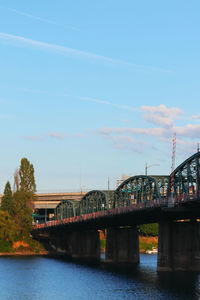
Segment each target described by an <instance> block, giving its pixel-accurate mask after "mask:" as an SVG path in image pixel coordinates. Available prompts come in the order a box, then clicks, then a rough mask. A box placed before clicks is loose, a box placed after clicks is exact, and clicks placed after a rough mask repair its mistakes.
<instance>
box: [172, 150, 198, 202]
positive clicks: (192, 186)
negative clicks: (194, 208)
mask: <svg viewBox="0 0 200 300" xmlns="http://www.w3.org/2000/svg"><path fill="white" fill-rule="evenodd" d="M199 166H200V152H197V153H195V154H193V155H192V156H190V157H189V158H188V159H186V160H185V161H184V162H183V163H182V164H181V165H179V166H178V167H177V168H176V169H175V170H174V196H175V197H176V196H177V197H179V196H184V195H192V196H196V197H197V198H199V184H200V168H199ZM172 175H173V173H172V174H171V175H170V178H171V177H172ZM169 194H170V190H169Z"/></svg>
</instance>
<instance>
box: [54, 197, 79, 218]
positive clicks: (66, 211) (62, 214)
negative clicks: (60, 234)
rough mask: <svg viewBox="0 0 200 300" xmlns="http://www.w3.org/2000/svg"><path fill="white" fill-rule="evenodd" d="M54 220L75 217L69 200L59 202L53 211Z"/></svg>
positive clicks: (73, 207)
mask: <svg viewBox="0 0 200 300" xmlns="http://www.w3.org/2000/svg"><path fill="white" fill-rule="evenodd" d="M55 215H56V220H62V219H65V218H70V217H74V216H75V206H74V203H73V202H72V201H71V200H63V201H61V202H60V203H59V204H58V205H57V206H56V209H55Z"/></svg>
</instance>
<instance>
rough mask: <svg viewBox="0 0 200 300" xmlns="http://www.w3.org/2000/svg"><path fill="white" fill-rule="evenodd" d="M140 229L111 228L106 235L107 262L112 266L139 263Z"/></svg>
mask: <svg viewBox="0 0 200 300" xmlns="http://www.w3.org/2000/svg"><path fill="white" fill-rule="evenodd" d="M139 261H140V256H139V238H138V229H137V228H136V227H131V228H109V229H107V233H106V262H107V263H111V264H118V263H121V264H136V263H139Z"/></svg>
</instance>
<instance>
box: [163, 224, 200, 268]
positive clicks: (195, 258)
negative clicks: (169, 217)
mask: <svg viewBox="0 0 200 300" xmlns="http://www.w3.org/2000/svg"><path fill="white" fill-rule="evenodd" d="M157 270H158V271H178V270H180V271H200V223H199V222H162V223H160V224H159V239H158V262H157Z"/></svg>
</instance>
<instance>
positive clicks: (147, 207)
mask: <svg viewBox="0 0 200 300" xmlns="http://www.w3.org/2000/svg"><path fill="white" fill-rule="evenodd" d="M172 180H173V182H174V184H173V186H172ZM199 188H200V153H199V152H197V153H195V154H194V155H192V156H191V157H189V158H188V159H186V160H185V161H184V162H183V163H182V164H181V165H180V166H178V167H177V168H176V169H175V171H174V172H173V174H170V175H169V176H154V177H151V176H144V175H138V176H133V177H130V178H129V179H127V180H125V181H124V182H123V183H122V184H121V185H120V186H119V187H118V188H117V189H116V190H115V191H114V192H113V193H110V194H106V193H104V192H103V191H96V190H95V191H90V192H89V193H87V194H85V195H84V196H83V197H82V198H81V200H80V201H79V202H77V203H76V205H74V203H73V202H72V201H70V200H65V201H63V202H61V203H60V204H59V205H58V206H57V207H56V210H55V212H56V214H55V216H56V220H53V221H50V222H46V223H44V224H39V225H36V226H35V227H34V230H33V236H35V237H36V238H37V239H40V240H43V241H46V242H47V244H48V245H49V246H50V247H51V249H54V251H56V252H57V253H64V254H66V255H70V256H71V257H74V258H81V259H89V260H91V259H95V260H98V259H99V255H100V250H99V249H100V247H99V232H98V230H99V229H105V230H106V261H107V263H114V264H120V263H126V264H129V265H130V264H134V263H138V262H139V247H138V228H137V225H139V224H145V223H152V222H158V223H159V246H158V270H159V271H169V270H200V222H199V219H200V195H199V193H200V191H199V190H200V189H199Z"/></svg>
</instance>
